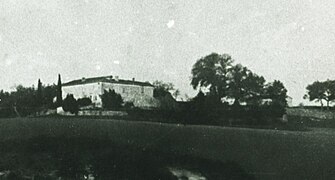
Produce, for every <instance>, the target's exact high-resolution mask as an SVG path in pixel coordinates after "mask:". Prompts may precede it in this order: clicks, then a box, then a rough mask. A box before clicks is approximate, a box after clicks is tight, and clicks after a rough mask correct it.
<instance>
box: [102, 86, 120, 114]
mask: <svg viewBox="0 0 335 180" xmlns="http://www.w3.org/2000/svg"><path fill="white" fill-rule="evenodd" d="M101 101H102V107H103V108H104V109H109V110H118V109H120V108H121V107H122V104H123V99H122V97H121V95H120V94H118V93H116V92H115V90H114V89H113V90H110V89H109V91H106V90H104V94H103V95H101Z"/></svg>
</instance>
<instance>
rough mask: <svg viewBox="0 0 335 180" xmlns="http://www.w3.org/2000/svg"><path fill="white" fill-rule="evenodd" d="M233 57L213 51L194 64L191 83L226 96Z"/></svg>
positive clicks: (212, 92) (217, 94) (213, 93)
mask: <svg viewBox="0 0 335 180" xmlns="http://www.w3.org/2000/svg"><path fill="white" fill-rule="evenodd" d="M232 62H233V60H232V58H231V56H230V55H228V54H223V55H219V54H217V53H212V54H210V55H208V56H205V57H203V58H201V59H199V60H197V62H196V63H195V64H194V65H193V68H192V80H191V85H192V86H193V88H194V89H197V88H201V87H205V88H208V89H209V92H210V94H211V95H214V96H216V97H218V98H222V97H225V96H226V93H227V92H226V91H227V84H228V79H229V78H228V77H227V75H228V71H229V69H230V68H231V67H232Z"/></svg>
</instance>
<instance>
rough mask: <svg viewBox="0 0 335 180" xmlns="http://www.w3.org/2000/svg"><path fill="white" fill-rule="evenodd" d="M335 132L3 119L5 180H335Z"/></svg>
mask: <svg viewBox="0 0 335 180" xmlns="http://www.w3.org/2000/svg"><path fill="white" fill-rule="evenodd" d="M334 138H335V132H334V131H333V130H330V129H312V130H311V131H306V132H294V131H276V130H259V129H258V130H256V129H243V128H224V127H212V126H190V125H187V126H184V125H174V124H161V123H146V122H127V121H118V120H106V119H104V120H98V119H94V120H90V119H76V118H71V119H69V118H66V119H61V118H35V119H32V118H27V119H1V120H0V141H1V146H0V154H1V157H0V179H1V178H3V177H5V175H6V177H7V179H11V178H12V179H19V178H20V177H21V178H25V179H32V178H33V177H34V179H38V178H40V179H47V178H49V179H54V178H56V177H62V178H63V179H66V178H67V179H80V178H84V177H85V176H86V177H88V176H94V177H96V179H176V176H174V175H173V173H174V174H175V175H178V176H180V177H181V176H184V179H185V178H186V176H194V177H197V176H198V177H197V178H198V179H201V178H204V177H205V178H207V179H332V178H333V177H335V173H334V171H333V170H334V169H335V163H334V162H335V151H334V149H335V143H334ZM190 174H191V175H190Z"/></svg>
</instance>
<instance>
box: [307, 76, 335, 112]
mask: <svg viewBox="0 0 335 180" xmlns="http://www.w3.org/2000/svg"><path fill="white" fill-rule="evenodd" d="M306 90H307V94H306V95H305V96H304V98H307V99H309V100H310V101H316V102H320V104H321V107H323V100H324V101H326V102H327V108H329V105H330V103H331V102H332V101H335V80H327V81H323V82H320V81H315V82H313V83H312V84H309V85H308V86H307V87H306Z"/></svg>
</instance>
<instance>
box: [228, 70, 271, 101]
mask: <svg viewBox="0 0 335 180" xmlns="http://www.w3.org/2000/svg"><path fill="white" fill-rule="evenodd" d="M229 79H230V80H229V83H228V97H230V98H233V99H234V104H235V105H239V103H240V101H243V102H249V103H253V104H255V103H257V102H258V101H259V100H260V99H261V95H262V94H263V88H264V83H265V79H264V78H263V77H262V76H258V75H257V74H255V73H253V72H251V70H249V69H248V68H246V67H243V66H242V65H241V64H237V65H236V66H233V67H232V68H231V69H230V71H229Z"/></svg>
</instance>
